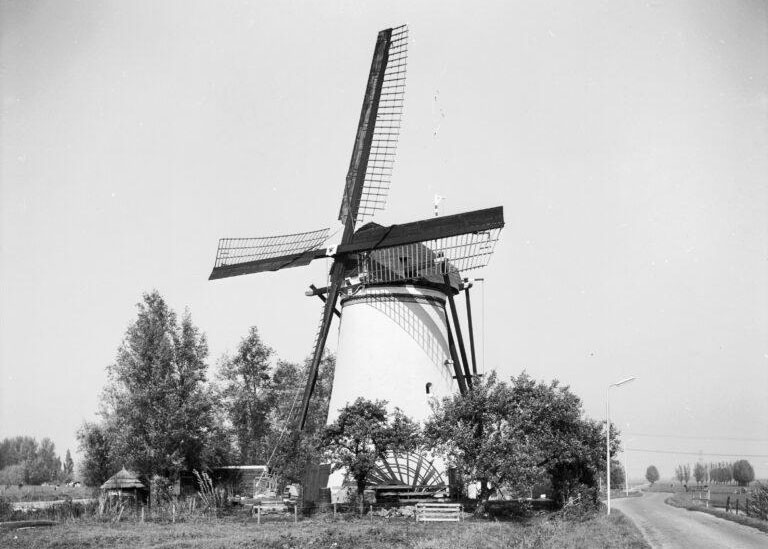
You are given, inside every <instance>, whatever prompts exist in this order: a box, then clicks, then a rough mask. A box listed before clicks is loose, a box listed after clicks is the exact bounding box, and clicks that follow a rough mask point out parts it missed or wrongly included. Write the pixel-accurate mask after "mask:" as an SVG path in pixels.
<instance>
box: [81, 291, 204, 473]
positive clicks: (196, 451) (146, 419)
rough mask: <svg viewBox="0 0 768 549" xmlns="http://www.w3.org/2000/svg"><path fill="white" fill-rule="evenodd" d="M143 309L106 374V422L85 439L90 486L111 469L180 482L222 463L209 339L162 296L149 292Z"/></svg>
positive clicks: (88, 429)
mask: <svg viewBox="0 0 768 549" xmlns="http://www.w3.org/2000/svg"><path fill="white" fill-rule="evenodd" d="M137 308H138V315H137V318H136V320H135V322H134V323H133V324H131V325H130V326H129V327H128V330H127V331H126V334H125V337H124V339H123V342H122V344H121V345H120V348H119V349H118V352H117V358H116V360H115V363H114V364H112V365H110V366H109V367H108V368H107V371H108V374H109V384H108V385H107V387H106V389H105V391H104V393H103V395H102V410H101V417H102V423H101V424H100V425H98V426H96V427H97V428H95V429H94V426H93V425H88V424H86V425H84V426H83V429H82V430H81V433H82V436H80V437H79V440H80V444H81V448H83V450H84V454H85V455H86V458H85V460H84V463H83V464H82V466H83V472H84V476H85V477H86V480H88V481H90V482H91V483H97V482H98V481H99V480H100V479H102V478H103V476H104V474H105V471H104V469H103V467H105V466H106V465H107V464H109V467H110V468H111V469H112V468H115V466H116V465H125V466H127V467H130V468H132V469H134V470H136V471H137V472H138V473H140V474H144V475H146V476H152V475H155V474H159V475H161V476H166V477H170V478H174V477H176V475H177V474H178V473H179V472H180V471H181V470H185V469H202V468H203V467H205V466H207V465H213V464H215V461H216V456H217V454H216V452H215V451H213V450H212V445H211V440H212V438H214V435H215V432H216V429H217V425H216V423H215V412H214V410H213V395H212V394H211V392H210V390H209V389H208V388H207V386H206V368H207V365H206V362H205V361H206V358H207V355H208V345H207V342H206V338H205V335H204V334H202V333H201V332H200V330H199V329H198V328H197V327H195V326H194V325H193V324H192V319H191V316H190V314H189V312H188V311H187V312H185V314H184V316H183V318H182V321H181V324H179V322H178V320H177V317H176V314H175V313H174V312H173V311H172V310H171V309H170V308H169V307H168V305H167V304H166V303H165V300H164V299H163V298H162V297H161V296H160V294H159V293H158V292H157V291H153V292H150V293H147V294H144V296H143V299H142V301H141V302H139V303H138V305H137ZM91 443H94V444H95V447H94V448H91V447H90V444H91ZM105 452H106V454H105ZM89 456H90V457H89ZM91 467H94V469H93V470H90V468H91ZM112 472H114V470H112Z"/></svg>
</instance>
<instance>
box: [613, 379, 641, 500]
mask: <svg viewBox="0 0 768 549" xmlns="http://www.w3.org/2000/svg"><path fill="white" fill-rule="evenodd" d="M636 379H637V378H636V377H635V376H631V377H628V378H626V379H622V380H621V381H617V382H616V383H611V384H610V385H608V389H606V391H605V424H606V426H605V470H606V480H607V481H608V482H607V484H606V487H605V492H606V493H607V494H608V513H607V514H609V515H610V514H611V406H610V403H609V402H610V396H611V387H621V386H622V385H624V384H626V383H629V382H630V381H634V380H636ZM624 474H625V475H626V474H627V472H626V471H624Z"/></svg>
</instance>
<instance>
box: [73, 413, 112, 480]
mask: <svg viewBox="0 0 768 549" xmlns="http://www.w3.org/2000/svg"><path fill="white" fill-rule="evenodd" d="M77 442H78V445H79V447H80V451H81V452H82V455H83V459H82V460H81V461H80V474H81V475H82V477H83V482H85V484H86V485H88V486H101V485H102V484H104V482H105V481H106V480H107V479H108V478H109V477H111V476H112V475H113V474H114V473H115V472H116V470H117V469H118V468H119V467H118V466H117V465H116V463H115V462H114V459H115V458H114V457H113V456H114V452H113V451H112V445H111V442H110V434H109V430H108V429H106V428H105V427H104V425H103V424H102V423H88V422H85V423H83V425H82V426H81V427H80V429H79V430H78V431H77Z"/></svg>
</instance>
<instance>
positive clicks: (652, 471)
mask: <svg viewBox="0 0 768 549" xmlns="http://www.w3.org/2000/svg"><path fill="white" fill-rule="evenodd" d="M645 478H646V480H647V481H648V482H650V483H651V486H653V483H654V482H656V481H657V480H659V470H658V469H656V466H655V465H650V466H649V467H648V469H646V471H645Z"/></svg>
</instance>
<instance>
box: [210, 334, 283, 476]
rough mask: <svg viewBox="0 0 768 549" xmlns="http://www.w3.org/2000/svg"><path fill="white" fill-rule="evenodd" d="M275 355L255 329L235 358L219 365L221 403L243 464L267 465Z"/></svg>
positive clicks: (226, 358)
mask: <svg viewBox="0 0 768 549" xmlns="http://www.w3.org/2000/svg"><path fill="white" fill-rule="evenodd" d="M273 354H274V351H273V350H272V349H271V348H270V347H268V346H267V345H265V344H264V343H263V342H262V340H261V337H260V336H259V332H258V330H257V328H256V327H255V326H252V327H251V328H250V330H249V331H248V335H247V336H246V337H244V338H243V339H242V340H241V341H240V344H239V346H238V348H237V352H236V353H235V356H233V357H226V356H225V357H224V358H223V359H222V361H221V363H220V366H219V373H218V377H219V379H220V380H221V382H222V387H221V389H220V396H221V399H220V401H221V403H222V405H223V407H224V410H225V413H226V415H227V418H228V419H229V421H230V424H231V425H232V429H233V431H234V434H235V438H236V441H237V447H238V452H239V460H240V462H241V463H264V462H266V461H267V459H268V458H269V449H268V447H267V444H266V442H267V438H268V435H269V412H270V409H271V408H272V406H273V404H274V402H273V399H272V396H273V395H272V393H271V392H270V391H269V389H270V369H271V367H270V359H271V357H272V355H273Z"/></svg>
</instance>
